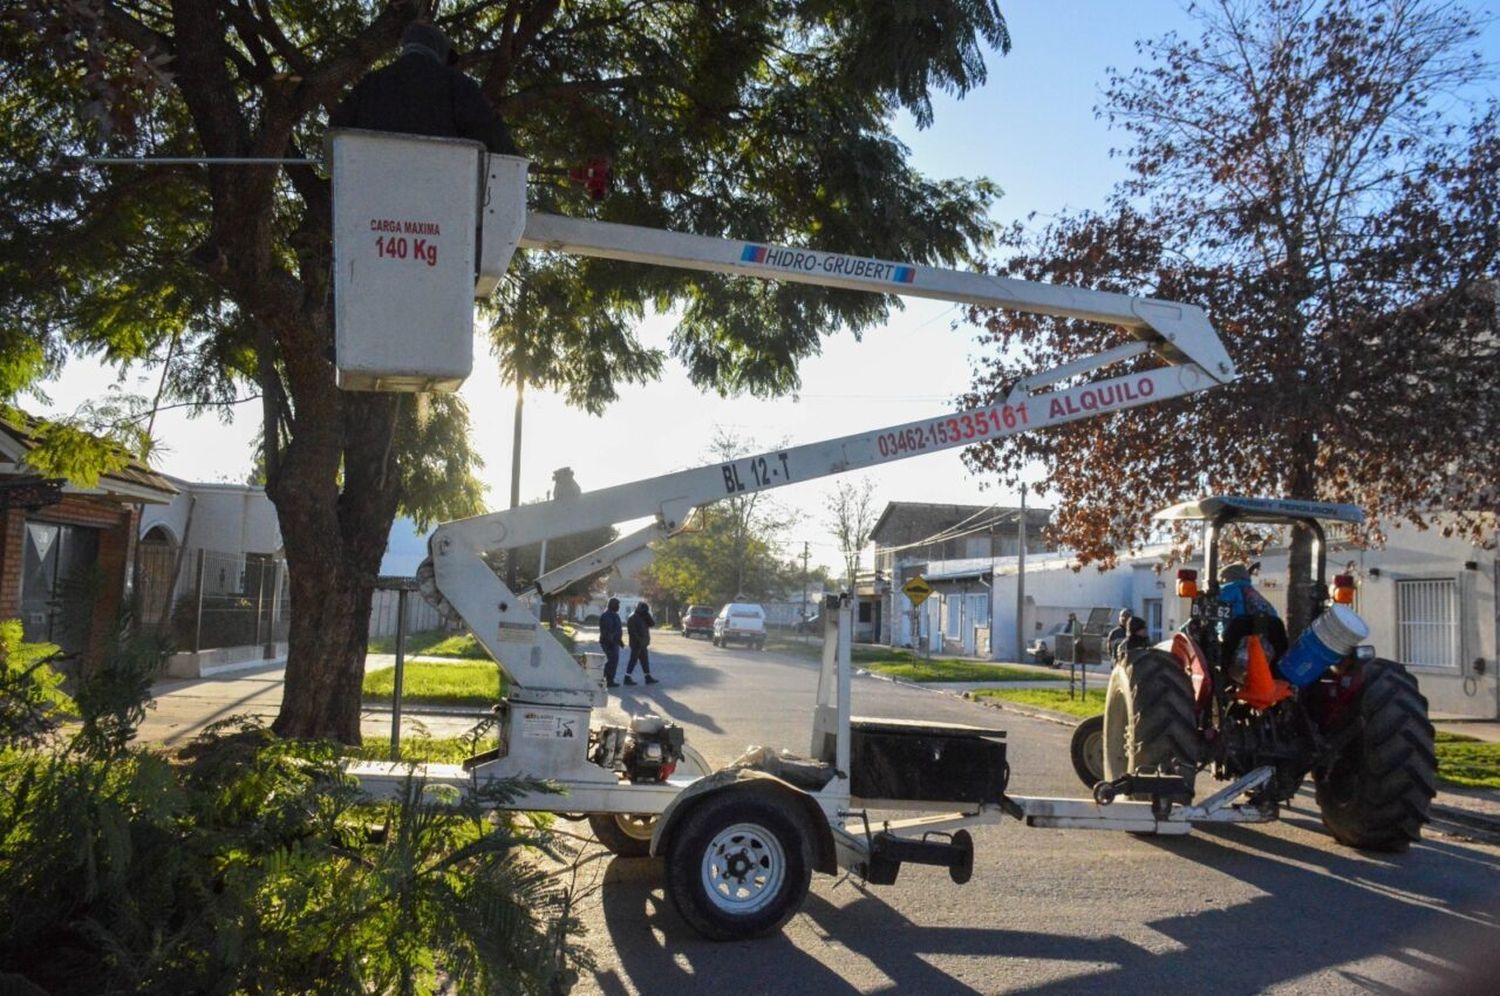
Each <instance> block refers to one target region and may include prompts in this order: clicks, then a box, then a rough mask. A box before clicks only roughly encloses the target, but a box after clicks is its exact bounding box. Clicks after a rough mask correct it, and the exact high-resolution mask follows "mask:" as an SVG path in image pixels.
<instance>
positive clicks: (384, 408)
mask: <svg viewBox="0 0 1500 996" xmlns="http://www.w3.org/2000/svg"><path fill="white" fill-rule="evenodd" d="M303 318H304V321H303V322H302V323H299V325H297V326H291V325H288V326H284V327H283V328H281V329H279V330H278V338H279V340H280V342H281V345H282V356H283V358H284V361H285V367H286V373H287V382H288V384H289V385H290V388H291V394H292V401H293V403H292V409H293V415H294V417H293V419H292V435H291V440H290V442H289V444H288V445H287V447H286V450H285V452H284V453H283V454H281V455H280V458H279V461H278V462H277V464H276V465H275V466H269V465H268V467H267V487H266V492H267V494H268V495H269V496H270V498H271V501H272V502H273V503H274V504H275V506H276V512H277V518H278V520H279V522H280V525H281V536H282V543H283V546H284V549H285V550H286V558H287V569H288V574H289V576H290V580H291V606H290V608H291V632H290V635H289V640H288V652H287V667H286V682H285V688H284V690H283V693H282V702H281V711H280V713H279V714H278V715H277V717H276V721H275V722H274V723H273V724H272V729H273V730H275V732H276V733H277V734H279V735H281V736H286V737H309V738H311V737H328V738H332V739H334V740H338V741H340V742H342V743H347V744H358V743H359V742H360V705H361V686H362V684H363V681H364V664H365V648H366V645H367V643H368V639H369V628H370V603H371V598H372V595H373V590H374V589H373V584H374V580H375V577H376V575H377V574H378V572H379V570H380V560H381V557H382V556H384V554H385V548H386V542H387V540H388V538H389V536H390V529H391V523H392V521H394V519H395V515H396V504H397V494H398V490H399V481H400V474H399V470H398V468H397V467H396V466H395V463H394V457H393V456H392V455H391V453H390V449H391V446H390V444H391V439H392V436H393V434H394V431H395V420H396V415H397V412H398V411H399V399H398V397H396V396H392V395H384V394H356V393H346V392H343V391H339V390H338V389H336V388H335V387H334V386H333V383H332V380H333V365H332V364H331V363H330V362H329V361H328V360H327V358H326V357H325V356H324V355H323V346H322V344H324V343H327V342H329V341H330V340H331V336H330V331H329V328H330V323H329V322H328V320H327V315H326V311H322V310H321V309H320V310H319V312H318V313H315V314H304V316H303ZM268 433H269V430H268ZM268 452H269V448H268ZM341 474H342V481H341V480H340V475H341Z"/></svg>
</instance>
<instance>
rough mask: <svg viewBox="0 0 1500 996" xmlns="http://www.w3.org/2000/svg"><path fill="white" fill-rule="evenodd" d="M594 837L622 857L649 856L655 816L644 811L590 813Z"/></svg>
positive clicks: (590, 827) (590, 824)
mask: <svg viewBox="0 0 1500 996" xmlns="http://www.w3.org/2000/svg"><path fill="white" fill-rule="evenodd" d="M589 829H590V830H592V831H594V837H595V839H597V840H598V841H599V843H601V844H603V845H604V846H605V847H607V848H609V849H610V850H611V851H613V852H614V853H615V854H618V855H619V856H620V857H622V858H649V857H650V856H651V834H652V832H653V831H654V830H655V829H656V817H655V816H654V815H651V814H646V813H590V814H589Z"/></svg>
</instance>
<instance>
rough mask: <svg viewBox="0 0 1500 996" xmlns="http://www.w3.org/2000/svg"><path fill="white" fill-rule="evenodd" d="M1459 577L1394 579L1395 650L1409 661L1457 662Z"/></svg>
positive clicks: (1426, 663) (1453, 664)
mask: <svg viewBox="0 0 1500 996" xmlns="http://www.w3.org/2000/svg"><path fill="white" fill-rule="evenodd" d="M1458 640H1459V633H1458V581H1457V580H1456V579H1454V578H1424V579H1422V580H1413V581H1397V582H1396V654H1397V657H1398V658H1399V659H1400V660H1402V661H1404V662H1406V663H1408V664H1421V665H1424V666H1426V667H1447V668H1453V669H1455V670H1456V669H1457V668H1458V666H1459V646H1458Z"/></svg>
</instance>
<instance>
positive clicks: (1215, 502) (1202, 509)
mask: <svg viewBox="0 0 1500 996" xmlns="http://www.w3.org/2000/svg"><path fill="white" fill-rule="evenodd" d="M1154 518H1157V519H1162V520H1172V521H1180V520H1188V521H1199V522H1201V521H1205V520H1209V521H1219V522H1264V523H1267V524H1274V525H1282V526H1285V525H1294V524H1296V523H1298V522H1303V521H1306V520H1307V519H1326V520H1328V521H1330V522H1348V523H1352V524H1353V525H1359V524H1360V523H1362V522H1364V521H1365V513H1364V512H1363V511H1362V510H1361V509H1360V508H1359V506H1358V505H1345V504H1343V503H1340V502H1331V501H1298V500H1296V499H1290V498H1245V497H1241V496H1239V495H1216V496H1214V497H1212V498H1199V499H1197V500H1196V501H1185V502H1183V503H1181V504H1180V505H1173V506H1172V507H1171V508H1164V509H1162V510H1161V511H1160V512H1157V513H1156V515H1155V516H1154Z"/></svg>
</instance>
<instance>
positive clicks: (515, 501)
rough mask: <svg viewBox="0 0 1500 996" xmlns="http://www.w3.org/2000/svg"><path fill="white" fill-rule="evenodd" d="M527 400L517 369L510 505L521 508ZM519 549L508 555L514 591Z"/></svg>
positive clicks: (511, 451)
mask: <svg viewBox="0 0 1500 996" xmlns="http://www.w3.org/2000/svg"><path fill="white" fill-rule="evenodd" d="M525 401H526V378H525V377H524V376H522V375H521V371H520V368H519V367H518V368H517V369H516V422H515V430H514V432H513V434H512V435H511V442H510V507H511V508H519V507H520V504H521V411H522V409H523V408H524V407H525ZM519 552H520V551H519V550H511V551H510V552H509V553H508V554H507V556H506V558H505V559H506V561H507V564H506V569H505V574H506V583H507V584H508V585H509V586H510V589H511V590H512V591H514V590H515V588H516V569H517V567H518V566H519V565H517V563H516V555H517V554H518V553H519Z"/></svg>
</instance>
